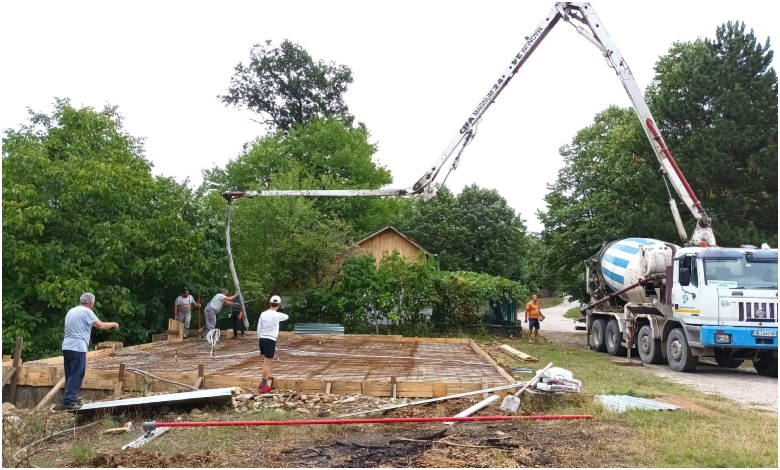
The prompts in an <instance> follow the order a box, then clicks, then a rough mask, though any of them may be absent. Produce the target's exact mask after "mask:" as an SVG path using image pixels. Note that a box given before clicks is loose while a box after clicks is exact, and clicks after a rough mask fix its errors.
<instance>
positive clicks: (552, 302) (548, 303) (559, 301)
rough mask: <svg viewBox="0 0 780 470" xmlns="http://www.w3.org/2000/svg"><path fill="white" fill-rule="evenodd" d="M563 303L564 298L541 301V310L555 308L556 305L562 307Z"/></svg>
mask: <svg viewBox="0 0 780 470" xmlns="http://www.w3.org/2000/svg"><path fill="white" fill-rule="evenodd" d="M562 303H563V297H550V298H549V299H539V308H550V307H555V306H556V305H560V304H562ZM523 308H524V307H523Z"/></svg>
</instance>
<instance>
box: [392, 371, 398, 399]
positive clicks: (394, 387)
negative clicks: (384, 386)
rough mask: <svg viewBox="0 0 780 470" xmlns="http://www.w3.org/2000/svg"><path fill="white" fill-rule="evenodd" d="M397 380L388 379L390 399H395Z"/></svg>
mask: <svg viewBox="0 0 780 470" xmlns="http://www.w3.org/2000/svg"><path fill="white" fill-rule="evenodd" d="M397 393H398V379H397V378H396V376H392V377H390V398H397Z"/></svg>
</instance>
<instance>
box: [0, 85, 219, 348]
mask: <svg viewBox="0 0 780 470" xmlns="http://www.w3.org/2000/svg"><path fill="white" fill-rule="evenodd" d="M121 121H122V120H121V116H120V115H119V114H118V112H117V109H116V108H115V107H111V106H106V107H105V108H104V109H103V110H101V111H96V110H93V109H91V108H82V109H76V108H74V107H73V106H71V105H70V104H69V102H68V101H67V100H57V102H56V105H55V109H54V112H53V114H52V115H45V114H37V113H32V112H31V118H30V124H29V125H26V126H23V127H21V128H20V129H19V130H6V131H5V137H4V138H3V348H4V351H8V348H10V347H11V346H12V345H13V342H14V341H13V340H14V339H15V337H16V336H23V337H24V338H25V341H26V345H25V350H26V353H27V354H29V355H28V356H26V357H28V358H30V359H31V358H37V357H41V356H45V355H53V354H56V352H57V351H58V350H59V348H60V344H61V341H62V328H63V321H64V316H65V313H66V312H67V310H68V309H69V308H71V307H73V306H75V305H77V304H78V298H79V296H80V295H81V294H82V293H83V292H94V293H95V295H96V297H97V302H96V313H97V314H98V315H99V316H100V317H101V319H103V320H107V321H118V322H119V323H120V325H121V330H119V331H118V332H110V333H96V335H98V336H101V335H107V334H108V335H111V336H110V337H111V338H113V339H117V340H121V341H126V342H129V343H138V342H142V341H148V340H149V336H150V332H151V331H155V330H158V328H160V329H162V328H164V320H165V318H166V317H167V316H168V315H169V312H170V305H172V301H173V298H174V297H175V296H176V295H178V294H179V293H180V290H181V287H182V286H184V285H185V283H189V282H192V281H199V280H200V277H199V275H198V274H197V273H198V272H199V271H202V270H205V269H206V267H207V266H208V263H207V260H206V259H205V256H204V252H203V250H202V248H203V243H204V237H203V235H202V233H201V232H200V231H199V230H198V229H197V227H196V226H194V225H193V223H194V221H193V218H194V214H195V208H194V206H193V205H192V204H191V200H192V194H191V192H190V190H189V189H187V187H186V185H182V184H178V183H176V182H175V181H173V180H172V179H170V178H162V177H154V176H152V174H151V164H150V163H149V162H148V161H147V160H146V159H145V158H144V157H143V145H142V141H141V139H138V138H135V137H133V136H131V135H129V134H127V133H126V132H124V130H123V128H122V125H121ZM156 325H159V327H158V326H156Z"/></svg>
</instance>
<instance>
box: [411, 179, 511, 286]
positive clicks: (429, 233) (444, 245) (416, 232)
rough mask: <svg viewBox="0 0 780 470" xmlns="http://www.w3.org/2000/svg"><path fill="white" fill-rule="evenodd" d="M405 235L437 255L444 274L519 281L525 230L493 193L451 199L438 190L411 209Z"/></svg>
mask: <svg viewBox="0 0 780 470" xmlns="http://www.w3.org/2000/svg"><path fill="white" fill-rule="evenodd" d="M404 229H405V231H406V232H408V233H409V234H410V235H411V236H412V237H413V238H415V239H416V240H417V241H419V242H420V244H422V246H424V247H425V248H426V249H427V250H429V251H431V252H432V253H435V254H436V255H437V257H438V259H439V263H440V266H441V269H443V270H446V271H474V272H479V273H485V274H490V275H493V276H501V277H505V278H508V279H513V280H520V279H521V278H522V276H523V271H524V264H523V257H524V255H525V252H526V243H525V238H526V229H525V224H524V222H523V220H522V219H521V218H520V216H518V215H517V214H516V213H515V211H514V209H512V208H511V207H509V205H508V204H507V202H506V200H505V199H504V198H503V197H502V196H501V195H500V194H499V193H498V192H497V191H496V190H493V189H484V188H479V187H478V186H476V185H471V186H467V187H465V188H464V189H463V191H462V192H461V193H460V194H459V195H458V196H457V197H453V196H452V193H451V192H450V191H449V190H448V189H447V188H440V190H439V193H438V194H437V196H436V197H435V198H433V199H431V200H430V201H427V202H420V203H417V204H416V205H415V207H414V210H413V213H412V215H411V216H410V217H409V219H408V220H406V221H405V222H404Z"/></svg>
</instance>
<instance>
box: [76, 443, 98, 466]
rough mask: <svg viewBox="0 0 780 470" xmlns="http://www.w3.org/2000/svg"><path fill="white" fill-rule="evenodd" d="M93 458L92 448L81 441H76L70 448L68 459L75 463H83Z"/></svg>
mask: <svg viewBox="0 0 780 470" xmlns="http://www.w3.org/2000/svg"><path fill="white" fill-rule="evenodd" d="M94 456H95V451H94V449H92V446H90V445H89V444H86V443H84V442H82V441H76V442H74V443H73V444H71V446H70V457H71V458H72V459H73V460H75V461H76V462H84V461H86V460H89V459H91V458H92V457H94Z"/></svg>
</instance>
